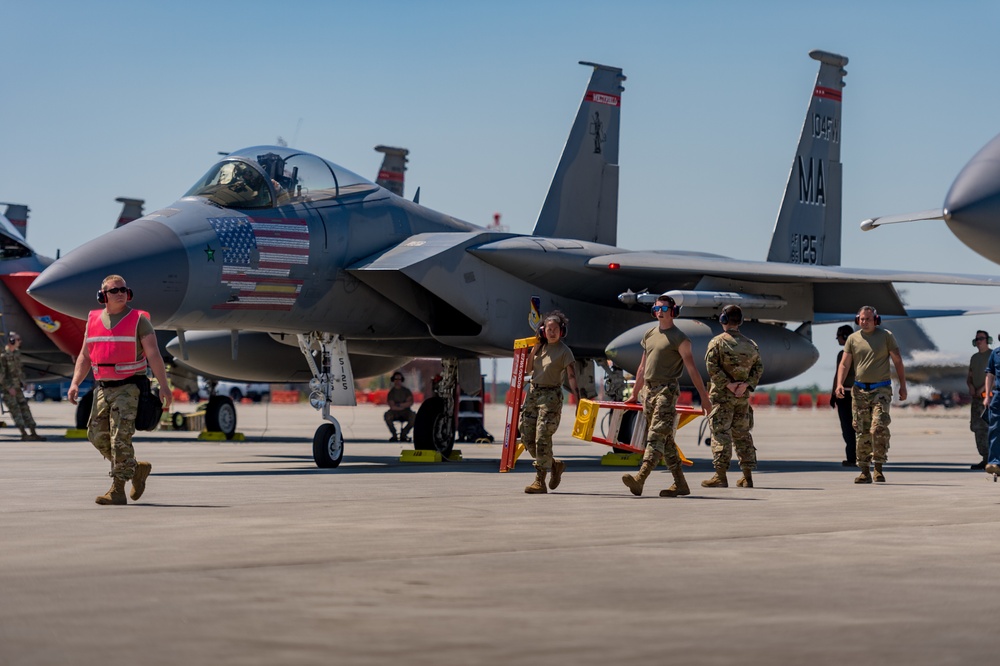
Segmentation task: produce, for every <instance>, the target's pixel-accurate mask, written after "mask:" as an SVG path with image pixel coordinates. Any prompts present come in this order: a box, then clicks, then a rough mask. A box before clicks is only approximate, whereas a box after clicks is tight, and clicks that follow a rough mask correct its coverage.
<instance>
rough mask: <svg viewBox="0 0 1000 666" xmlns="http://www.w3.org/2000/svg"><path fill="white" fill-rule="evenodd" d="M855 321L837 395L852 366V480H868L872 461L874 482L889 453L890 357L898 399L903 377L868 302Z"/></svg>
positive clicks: (881, 478)
mask: <svg viewBox="0 0 1000 666" xmlns="http://www.w3.org/2000/svg"><path fill="white" fill-rule="evenodd" d="M854 322H855V323H856V324H858V325H859V326H861V330H860V331H855V332H854V333H852V334H851V335H850V336H849V337H848V338H847V342H846V343H844V356H843V358H841V359H840V367H839V368H838V369H837V382H836V384H837V397H838V398H842V397H844V393H845V392H844V378H845V377H846V376H847V373H848V369H849V368H851V367H853V368H854V386H853V387H852V388H851V399H852V400H853V403H854V432H855V433H857V436H858V444H857V453H858V467H859V468H861V474H860V475H858V477H857V478H856V479H854V483H871V482H872V473H871V468H870V466H869V465H870V464H871V462H872V461H874V462H875V481H878V482H879V483H884V482H885V474H883V473H882V466H883V465H884V464H885V462H886V460H887V459H888V454H889V423H890V422H891V421H892V419H891V418H890V417H889V405H891V404H892V380H891V379H889V360H890V359H892V364H893V366H895V368H896V376H897V377H898V378H899V399H900V400H906V376H905V373H904V370H903V357H902V356H901V355H900V353H899V345H897V344H896V338H895V337H894V336H893V335H892V333H891V332H890V331H887V330H885V329H884V328H878V325H879V324H880V323H882V318H881V317H879V316H878V312H876V311H875V308H873V307H872V306H870V305H866V306H864V307H862V308H861V309H860V310H859V311H858V314H857V316H856V317H855V318H854Z"/></svg>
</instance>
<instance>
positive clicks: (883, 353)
mask: <svg viewBox="0 0 1000 666" xmlns="http://www.w3.org/2000/svg"><path fill="white" fill-rule="evenodd" d="M898 350H899V345H897V344H896V338H895V337H894V336H893V335H892V333H891V332H889V331H887V330H885V329H884V328H876V329H875V330H874V331H872V332H871V333H865V332H864V331H863V330H860V331H854V333H851V335H850V336H848V338H847V342H845V343H844V353H845V354H850V355H851V360H852V361H853V362H854V371H855V373H854V377H855V380H856V381H859V382H862V383H864V384H877V383H878V382H884V381H886V380H887V379H889V378H890V377H889V352H892V351H898ZM984 381H985V380H984Z"/></svg>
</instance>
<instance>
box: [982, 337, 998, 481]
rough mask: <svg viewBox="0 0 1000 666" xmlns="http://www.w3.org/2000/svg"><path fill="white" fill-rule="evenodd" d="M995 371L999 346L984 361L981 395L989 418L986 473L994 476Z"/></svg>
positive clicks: (996, 453)
mask: <svg viewBox="0 0 1000 666" xmlns="http://www.w3.org/2000/svg"><path fill="white" fill-rule="evenodd" d="M997 373H1000V347H997V348H996V349H994V350H993V351H992V352H990V358H989V360H988V361H987V362H986V395H985V396H983V405H985V406H986V409H987V410H988V412H987V413H988V414H989V420H990V427H989V439H990V449H989V451H988V452H987V454H986V473H987V474H992V475H993V476H994V477H996V476H998V475H1000V383H998V382H997ZM994 480H996V479H994Z"/></svg>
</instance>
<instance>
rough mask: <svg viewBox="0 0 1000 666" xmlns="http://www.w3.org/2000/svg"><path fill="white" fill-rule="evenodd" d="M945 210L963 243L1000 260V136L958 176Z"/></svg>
mask: <svg viewBox="0 0 1000 666" xmlns="http://www.w3.org/2000/svg"><path fill="white" fill-rule="evenodd" d="M944 209H945V212H946V214H947V217H946V218H945V220H946V223H947V224H948V228H949V229H951V231H952V233H953V234H955V236H957V237H958V239H959V240H961V241H962V242H963V243H965V244H966V245H968V246H969V247H970V248H972V249H973V250H975V251H976V252H978V253H979V254H981V255H983V256H984V257H986V258H987V259H990V260H991V261H994V262H996V263H1000V243H997V242H996V240H995V239H996V234H997V231H998V230H1000V136H997V137H994V138H993V140H992V141H990V142H989V143H988V144H986V146H984V147H983V149H982V150H980V151H979V152H978V153H976V155H975V156H974V157H973V158H972V159H971V160H969V163H968V164H966V165H965V166H964V167H963V168H962V171H961V172H960V173H959V174H958V177H957V178H955V182H954V183H952V185H951V189H950V190H949V191H948V196H947V197H945V202H944Z"/></svg>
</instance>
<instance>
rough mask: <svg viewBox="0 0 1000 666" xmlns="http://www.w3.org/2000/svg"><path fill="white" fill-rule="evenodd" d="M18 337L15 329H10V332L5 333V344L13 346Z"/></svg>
mask: <svg viewBox="0 0 1000 666" xmlns="http://www.w3.org/2000/svg"><path fill="white" fill-rule="evenodd" d="M19 339H20V338H18V335H17V331H11V332H10V333H8V334H7V344H9V345H10V346H12V347H13V346H14V343H15V342H17V341H18V340H19Z"/></svg>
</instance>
